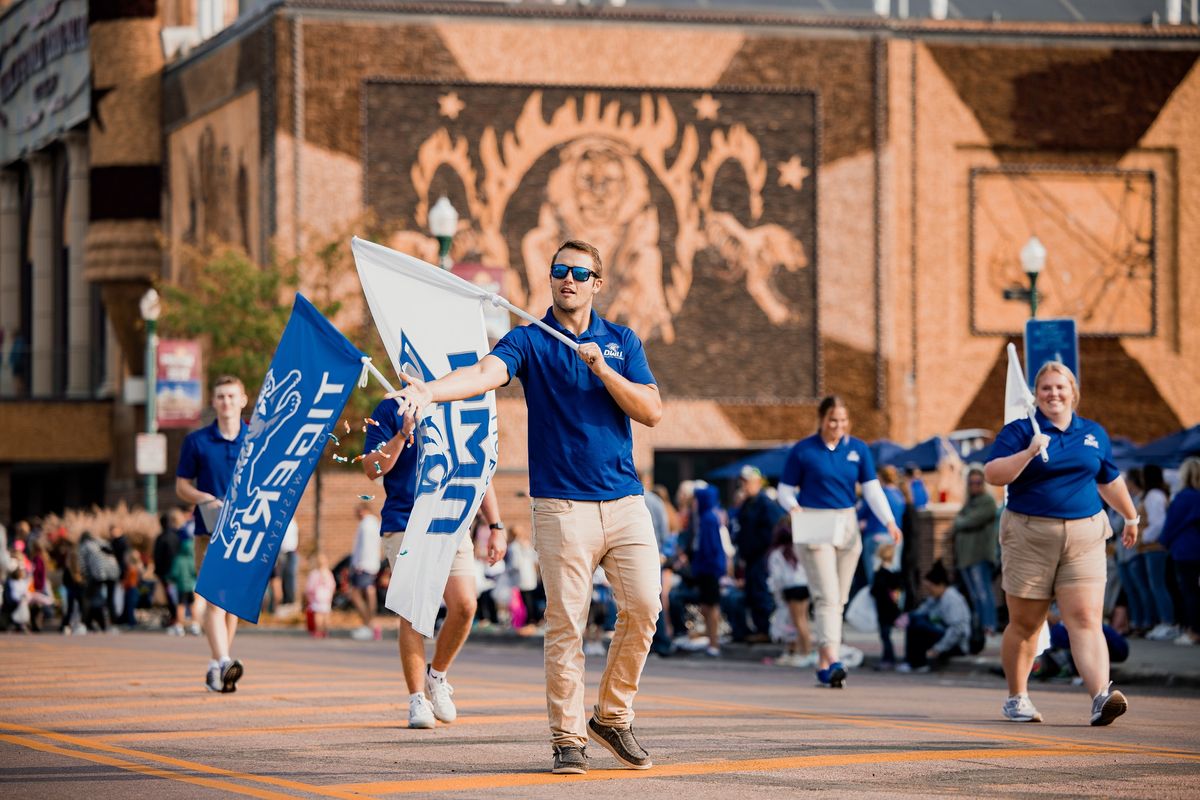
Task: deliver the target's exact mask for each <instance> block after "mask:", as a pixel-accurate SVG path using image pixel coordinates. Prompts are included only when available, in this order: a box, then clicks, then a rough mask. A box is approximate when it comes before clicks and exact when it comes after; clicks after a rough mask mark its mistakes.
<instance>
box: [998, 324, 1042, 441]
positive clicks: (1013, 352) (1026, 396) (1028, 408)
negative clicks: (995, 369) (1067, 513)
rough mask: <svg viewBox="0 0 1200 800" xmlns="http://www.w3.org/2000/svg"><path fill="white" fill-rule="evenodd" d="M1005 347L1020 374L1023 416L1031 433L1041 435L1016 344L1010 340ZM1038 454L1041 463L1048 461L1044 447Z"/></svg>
mask: <svg viewBox="0 0 1200 800" xmlns="http://www.w3.org/2000/svg"><path fill="white" fill-rule="evenodd" d="M1007 349H1008V363H1010V364H1016V367H1017V372H1018V373H1019V374H1020V376H1021V386H1022V387H1023V391H1022V394H1021V404H1022V405H1023V406H1025V416H1027V417H1029V424H1030V425H1032V426H1033V435H1034V436H1041V435H1042V426H1041V425H1038V421H1037V413H1036V410H1037V403H1036V401H1035V400H1034V397H1033V395H1032V394H1030V392H1029V389H1028V386H1029V384H1028V383H1027V382H1026V381H1025V371H1024V370H1022V369H1021V360H1020V359H1019V358H1017V348H1016V345H1014V344H1013V343H1012V342H1009V343H1008V348H1007ZM1040 454H1041V456H1042V463H1043V464H1045V463H1049V461H1050V454H1049V453H1048V452H1046V448H1045V447H1043V448H1042V449H1041V450H1040Z"/></svg>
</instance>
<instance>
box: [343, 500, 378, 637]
mask: <svg viewBox="0 0 1200 800" xmlns="http://www.w3.org/2000/svg"><path fill="white" fill-rule="evenodd" d="M354 513H355V515H356V516H357V517H358V531H357V532H356V533H355V534H354V550H353V551H352V552H351V553H350V588H351V592H350V599H351V601H352V602H353V603H354V608H355V610H356V611H358V616H359V617H360V618H361V619H362V625H360V626H359V627H357V628H355V629H354V630H353V631H352V632H351V633H350V635H351V636H352V637H354V638H355V639H358V640H360V641H366V640H369V639H378V638H380V637H381V636H382V632H381V631H380V628H379V626H378V625H376V624H374V620H375V609H376V608H378V606H377V605H376V597H375V580H376V579H377V578H378V577H379V564H380V553H381V552H382V550H381V547H382V545H381V541H382V540H381V539H380V537H379V529H380V524H381V523H380V520H379V517H377V516H375V513H374V512H373V511H372V510H371V506H369V505H368V504H366V503H359V504H358V505H357V506H356V507H355V509H354Z"/></svg>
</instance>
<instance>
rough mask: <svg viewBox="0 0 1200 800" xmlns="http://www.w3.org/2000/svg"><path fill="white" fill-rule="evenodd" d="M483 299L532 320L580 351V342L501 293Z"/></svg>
mask: <svg viewBox="0 0 1200 800" xmlns="http://www.w3.org/2000/svg"><path fill="white" fill-rule="evenodd" d="M483 299H485V300H490V301H491V302H492V305H493V306H498V307H499V306H503V307H504V308H506V309H508V310H509V311H511V312H512V313H514V314H516V315H517V316H518V317H520V318H521V319H523V320H525V321H526V322H532V323H533V324H534V325H537V326H538V327H539V328H541V329H542V330H544V331H545V332H546V333H548V334H550V335H551V336H553V337H554V338H555V339H558V340H559V341H560V342H562V343H563V344H565V345H566V346H567V347H569V348H571V349H572V350H574V351H576V352H579V342H576V341H575V340H573V339H571V338H570V337H569V336H566V335H564V334H563V333H562V332H561V331H556V330H554V328H551V327H550V326H549V325H547V324H546V323H545V322H543V321H542V320H540V319H538V318H537V317H535V316H534V315H533V314H530V313H529V312H528V311H526V310H525V309H523V308H518V307H517V306H514V305H513V304H512V303H510V302H508V301H507V300H505V299H504V298H503V297H501V296H500V295H498V294H488V295H487V296H486V297H485V298H483Z"/></svg>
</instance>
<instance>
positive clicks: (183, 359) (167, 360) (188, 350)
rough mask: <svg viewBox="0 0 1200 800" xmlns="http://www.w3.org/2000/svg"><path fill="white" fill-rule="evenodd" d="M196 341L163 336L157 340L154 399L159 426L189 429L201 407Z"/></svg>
mask: <svg viewBox="0 0 1200 800" xmlns="http://www.w3.org/2000/svg"><path fill="white" fill-rule="evenodd" d="M201 366H202V364H201V359H200V342H198V341H195V340H192V339H163V340H160V341H159V343H158V385H157V386H156V388H155V394H154V402H155V410H156V416H157V417H158V427H159V428H191V427H193V426H194V425H196V423H198V422H199V421H200V414H201V412H203V410H204V375H203V373H202V371H201Z"/></svg>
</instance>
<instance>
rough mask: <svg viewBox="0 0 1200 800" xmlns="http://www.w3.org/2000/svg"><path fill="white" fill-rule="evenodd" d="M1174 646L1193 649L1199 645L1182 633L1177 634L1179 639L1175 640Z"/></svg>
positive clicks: (1186, 633) (1189, 635)
mask: <svg viewBox="0 0 1200 800" xmlns="http://www.w3.org/2000/svg"><path fill="white" fill-rule="evenodd" d="M1175 644H1177V645H1179V646H1180V647H1194V646H1195V645H1198V644H1200V642H1198V641H1196V640H1195V639H1193V638H1192V635H1191V634H1190V633H1188V632H1187V631H1184V632H1183V633H1181V634H1179V637H1178V638H1177V639H1176V640H1175Z"/></svg>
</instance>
